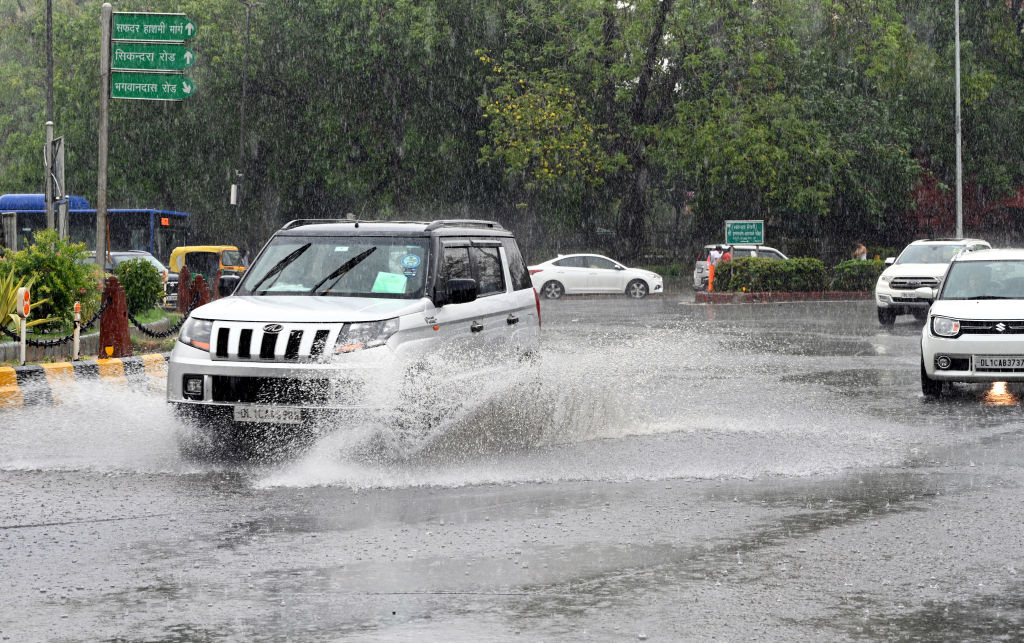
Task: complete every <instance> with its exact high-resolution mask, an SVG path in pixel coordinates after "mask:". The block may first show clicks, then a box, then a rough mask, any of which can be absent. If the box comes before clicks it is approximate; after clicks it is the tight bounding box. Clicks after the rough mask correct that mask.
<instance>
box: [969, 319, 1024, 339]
mask: <svg viewBox="0 0 1024 643" xmlns="http://www.w3.org/2000/svg"><path fill="white" fill-rule="evenodd" d="M1022 333H1024V321H1021V320H1019V319H1017V320H1013V321H974V320H970V321H967V320H961V321H960V334H961V335H1020V334H1022Z"/></svg>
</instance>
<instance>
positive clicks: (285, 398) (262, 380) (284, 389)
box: [210, 375, 363, 405]
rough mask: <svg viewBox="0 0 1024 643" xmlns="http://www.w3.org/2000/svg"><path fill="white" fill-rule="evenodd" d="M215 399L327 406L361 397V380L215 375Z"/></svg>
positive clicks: (213, 389) (213, 384)
mask: <svg viewBox="0 0 1024 643" xmlns="http://www.w3.org/2000/svg"><path fill="white" fill-rule="evenodd" d="M211 379H212V380H213V381H212V390H211V392H210V393H211V396H212V399H213V401H214V402H241V403H252V404H298V405H323V404H330V403H351V402H352V401H353V400H356V399H358V398H359V397H360V395H361V393H362V389H363V385H362V383H361V382H359V381H356V380H352V379H343V378H338V379H328V378H320V379H301V380H300V379H296V378H286V377H235V376H229V375H213V376H212V377H211Z"/></svg>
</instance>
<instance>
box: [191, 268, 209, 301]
mask: <svg viewBox="0 0 1024 643" xmlns="http://www.w3.org/2000/svg"><path fill="white" fill-rule="evenodd" d="M192 290H193V291H194V292H197V293H199V301H197V302H196V308H199V307H200V306H203V305H205V304H208V303H210V287H209V286H207V285H206V280H205V279H203V276H202V275H196V278H195V281H194V282H192ZM192 296H193V297H195V294H193V295H192Z"/></svg>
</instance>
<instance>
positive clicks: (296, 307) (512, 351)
mask: <svg viewBox="0 0 1024 643" xmlns="http://www.w3.org/2000/svg"><path fill="white" fill-rule="evenodd" d="M539 335H540V303H539V299H538V298H537V295H536V292H535V291H534V290H533V285H532V282H531V280H530V275H529V272H528V270H527V266H526V262H525V261H524V260H523V258H522V255H521V254H520V252H519V248H518V246H517V244H516V240H515V238H514V237H513V235H512V233H511V232H509V231H508V230H505V229H504V228H502V227H501V226H500V225H498V224H497V223H494V222H490V221H472V220H440V221H433V222H414V223H406V222H402V223H387V222H366V221H323V220H299V221H293V222H291V223H289V224H288V225H286V226H285V227H284V228H282V229H281V230H279V231H278V232H277V233H275V234H274V236H273V237H272V238H271V239H270V241H269V242H268V243H267V244H266V246H265V247H264V248H263V250H262V251H261V252H260V254H259V256H258V257H257V258H256V260H255V261H254V262H253V264H252V266H251V267H250V268H249V270H248V271H247V272H246V273H245V276H244V278H243V279H242V281H241V282H240V284H239V286H238V288H237V290H236V291H235V293H234V294H233V295H231V296H229V297H225V298H223V299H219V300H217V301H214V302H212V303H210V304H207V305H205V306H202V307H200V308H197V309H196V310H195V311H193V313H192V315H191V317H190V318H189V320H188V321H187V322H186V323H185V324H184V326H183V327H182V329H181V332H180V335H179V338H178V342H177V343H176V345H175V347H174V350H173V351H172V353H171V356H170V360H169V363H168V378H167V400H168V402H169V403H170V405H171V406H172V408H173V409H174V411H175V412H176V413H177V414H178V415H179V416H182V417H184V418H185V419H186V420H189V421H190V422H189V423H190V424H191V425H192V426H193V428H195V429H197V430H199V431H201V432H202V433H203V435H204V438H205V439H206V440H208V442H209V444H210V446H212V447H215V448H216V449H217V450H221V449H227V450H232V449H235V448H237V447H239V446H240V445H243V444H248V445H250V446H251V445H252V444H253V443H259V442H262V441H264V440H266V439H273V438H276V437H280V436H281V435H285V434H289V433H293V432H296V431H298V432H301V431H302V430H303V429H304V428H308V427H309V426H311V425H317V426H318V427H321V428H322V427H324V426H325V425H326V426H328V427H329V428H332V429H334V428H342V427H345V426H346V425H349V424H351V423H353V422H354V421H356V418H362V417H365V415H366V414H368V413H369V414H372V413H374V412H376V411H379V410H381V409H382V408H384V407H386V406H387V405H388V404H395V403H399V402H396V400H399V399H402V398H401V395H408V394H409V389H410V386H411V387H412V389H413V390H414V389H415V386H416V382H415V379H416V378H415V376H414V375H413V376H411V375H410V373H415V366H416V365H417V364H418V363H420V364H421V363H422V360H423V359H424V358H425V357H427V356H430V355H432V354H434V353H437V352H438V351H454V352H456V353H457V354H458V356H459V357H458V359H462V360H464V362H463V363H464V365H465V368H464V369H463V370H464V371H466V372H467V373H472V372H473V371H474V369H478V368H479V369H486V368H492V367H494V366H495V365H498V366H500V365H501V364H502V362H504V361H506V360H514V359H516V358H517V357H518V356H522V355H524V354H528V353H531V352H533V351H534V350H535V349H536V347H537V344H538V341H539ZM481 372H484V371H483V370H481Z"/></svg>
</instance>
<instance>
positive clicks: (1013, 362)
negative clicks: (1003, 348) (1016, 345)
mask: <svg viewBox="0 0 1024 643" xmlns="http://www.w3.org/2000/svg"><path fill="white" fill-rule="evenodd" d="M974 368H1024V357H1022V356H1009V355H975V356H974Z"/></svg>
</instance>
